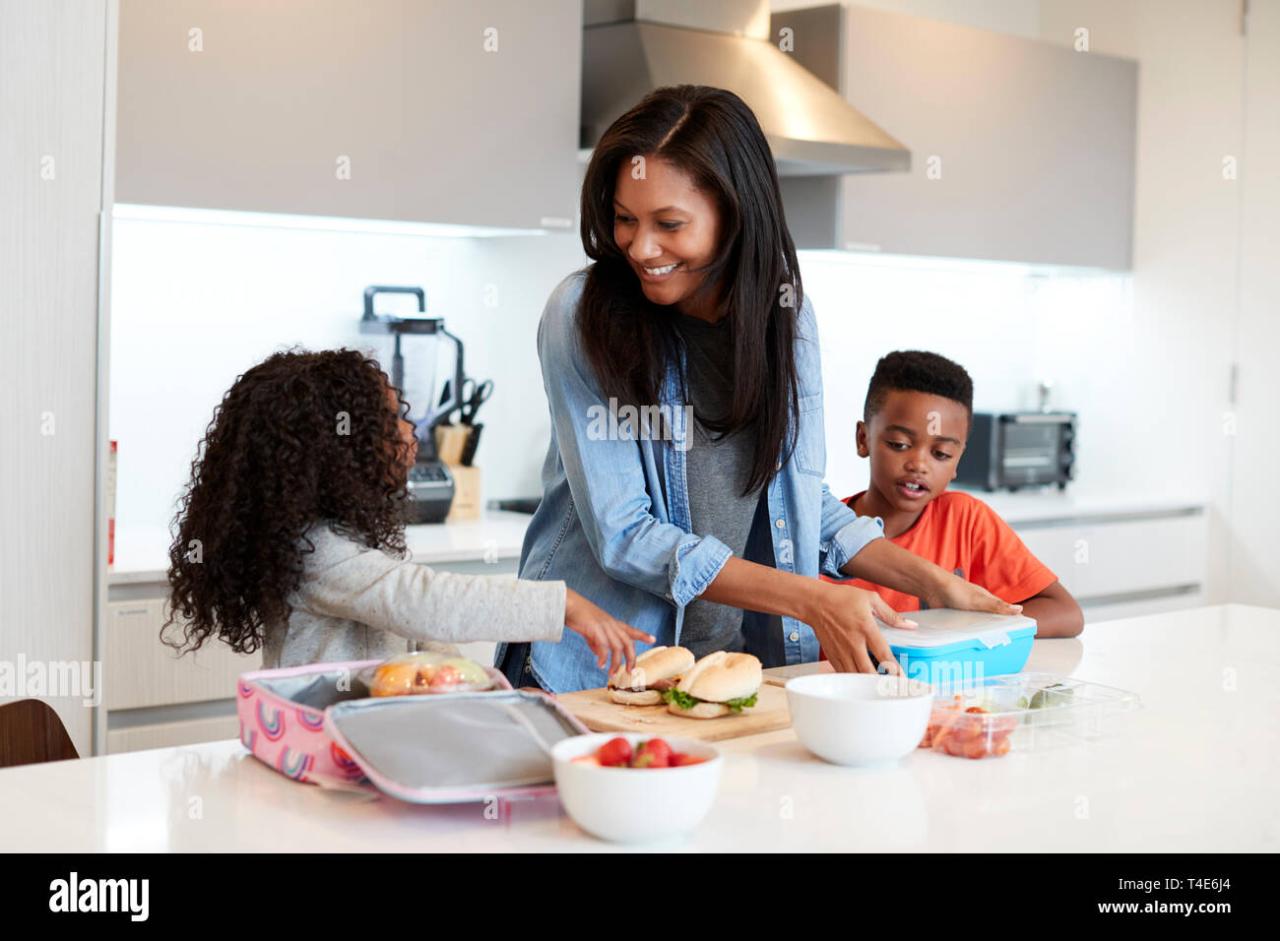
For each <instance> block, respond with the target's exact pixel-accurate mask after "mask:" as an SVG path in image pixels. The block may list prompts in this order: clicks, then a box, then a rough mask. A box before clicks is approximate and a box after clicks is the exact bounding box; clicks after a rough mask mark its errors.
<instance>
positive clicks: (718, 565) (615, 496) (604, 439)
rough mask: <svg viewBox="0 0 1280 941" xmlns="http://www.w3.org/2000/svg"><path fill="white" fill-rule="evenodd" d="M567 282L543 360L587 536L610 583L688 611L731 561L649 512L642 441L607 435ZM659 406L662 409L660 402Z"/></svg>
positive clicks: (714, 542)
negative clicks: (692, 602) (628, 587)
mask: <svg viewBox="0 0 1280 941" xmlns="http://www.w3.org/2000/svg"><path fill="white" fill-rule="evenodd" d="M573 283H574V282H572V281H567V282H566V283H565V284H563V285H561V287H560V289H558V290H557V291H556V292H554V293H553V294H552V296H551V298H550V300H549V301H548V302H547V307H546V309H545V310H544V311H543V314H542V320H541V322H540V323H539V325H538V359H539V361H540V363H541V366H542V381H543V385H544V386H545V388H546V392H547V400H548V402H549V404H550V408H551V425H552V431H553V433H554V435H555V438H556V445H557V448H558V450H559V455H560V460H561V463H562V464H563V466H564V474H565V478H566V479H567V481H568V484H569V492H570V494H571V495H572V497H573V503H574V507H575V509H576V511H577V514H578V518H579V519H580V520H581V523H582V528H583V532H584V534H585V535H586V539H587V542H588V544H589V545H590V546H591V551H592V554H593V555H594V556H595V558H596V561H597V562H598V563H599V564H600V567H601V568H602V569H603V570H604V571H605V572H606V573H607V574H608V575H609V576H610V577H611V578H615V579H617V580H618V581H621V582H625V583H626V584H628V585H633V586H635V587H637V588H640V589H643V590H644V591H647V592H649V593H650V594H654V595H657V596H658V597H660V598H664V599H666V600H667V601H669V602H671V603H672V604H674V605H676V606H678V607H684V606H685V605H687V604H689V602H691V601H692V600H693V599H694V598H696V597H698V595H700V594H702V592H704V591H705V590H706V588H707V586H708V585H710V584H711V582H712V581H713V580H714V579H715V577H716V576H717V575H718V574H720V570H721V569H722V568H724V565H725V563H726V562H727V561H728V560H729V558H730V556H731V555H732V552H731V550H730V549H729V547H728V546H727V545H725V544H724V543H723V542H721V541H720V540H718V539H716V538H715V537H714V536H698V535H696V534H693V533H687V532H685V531H684V530H683V529H681V528H680V527H679V526H676V525H674V524H671V523H666V522H663V521H661V520H659V519H658V518H657V517H655V516H654V515H653V513H652V512H651V507H652V505H653V499H654V498H653V496H652V495H651V494H650V493H649V488H648V485H647V483H646V479H645V473H644V465H643V456H642V452H641V446H640V442H639V441H637V440H635V438H634V437H627V436H621V435H614V434H608V433H603V434H602V433H601V432H602V431H603V430H606V429H607V426H608V422H607V414H608V411H609V406H608V403H607V399H606V397H605V395H604V393H603V391H602V390H601V389H600V387H599V384H598V382H597V381H596V378H595V375H594V373H593V372H592V369H591V366H590V365H589V364H588V362H587V360H586V357H585V355H584V354H583V351H582V349H581V345H580V343H579V341H578V335H577V328H576V318H577V301H578V297H579V295H580V291H578V290H573V288H572V285H573ZM654 404H657V403H654Z"/></svg>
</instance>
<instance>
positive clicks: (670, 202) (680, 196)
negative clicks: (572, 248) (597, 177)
mask: <svg viewBox="0 0 1280 941" xmlns="http://www.w3.org/2000/svg"><path fill="white" fill-rule="evenodd" d="M640 166H641V167H643V170H644V173H643V176H642V178H640V179H637V178H636V177H637V176H638V175H640V173H639V168H638V167H636V166H635V165H634V164H633V162H631V161H626V162H624V163H623V165H622V166H621V167H620V168H619V170H618V179H617V181H616V184H615V188H614V198H613V211H614V216H613V239H614V241H615V242H616V243H617V246H618V248H619V249H620V250H621V251H622V252H623V254H625V255H626V256H627V259H628V261H630V263H631V267H632V269H633V270H634V271H635V273H636V277H637V278H639V279H640V286H641V289H642V290H643V291H644V295H645V297H647V298H648V299H649V300H650V301H652V302H653V303H655V304H661V305H664V306H669V305H676V306H677V308H678V309H679V310H680V311H681V312H682V313H685V314H689V315H691V316H701V317H703V319H711V317H712V314H711V313H710V311H709V310H708V306H709V305H707V304H705V303H704V304H698V305H693V304H688V303H687V302H688V301H689V300H690V298H691V297H692V295H693V293H694V291H695V290H696V289H697V288H698V287H699V286H700V285H701V284H702V281H703V279H704V278H705V277H706V274H705V272H703V271H702V270H701V269H702V268H703V267H704V266H706V265H708V264H710V263H711V261H712V260H713V259H714V258H715V255H716V248H717V243H716V239H717V236H718V230H719V212H718V210H717V209H716V205H715V203H714V202H713V201H712V200H711V198H710V197H708V196H707V195H706V194H705V193H703V192H701V191H699V190H698V189H697V188H696V187H695V186H694V185H693V181H692V180H691V179H690V178H689V176H688V175H687V174H686V173H685V172H684V171H683V170H680V169H678V168H676V167H674V166H672V165H671V164H670V163H668V162H667V161H665V160H661V159H658V158H654V157H647V158H645V159H644V162H643V163H642V164H640ZM695 308H696V309H695Z"/></svg>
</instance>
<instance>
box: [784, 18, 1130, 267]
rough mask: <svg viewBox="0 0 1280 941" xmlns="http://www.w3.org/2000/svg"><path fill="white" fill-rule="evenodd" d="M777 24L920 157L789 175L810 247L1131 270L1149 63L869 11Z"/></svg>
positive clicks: (799, 236) (820, 71)
mask: <svg viewBox="0 0 1280 941" xmlns="http://www.w3.org/2000/svg"><path fill="white" fill-rule="evenodd" d="M772 28H773V34H774V37H775V39H777V38H778V37H779V31H780V30H782V29H784V28H785V29H790V30H791V31H792V33H791V35H792V36H793V38H794V45H795V52H794V54H795V56H796V58H797V60H798V61H799V62H800V63H801V64H802V65H805V66H806V67H808V68H810V69H811V70H812V71H813V72H814V73H815V74H817V75H818V76H819V77H820V78H822V79H824V80H825V81H827V82H828V83H829V84H831V85H832V86H833V87H835V88H837V89H838V90H839V91H840V92H841V94H843V95H844V96H845V97H846V98H847V99H848V100H849V101H850V102H852V103H853V104H854V105H856V106H857V107H858V108H859V109H860V110H862V111H863V112H864V113H865V114H866V115H867V116H868V117H869V118H871V119H872V120H873V121H875V122H876V123H877V124H878V125H880V126H882V127H884V128H885V129H886V130H887V131H889V132H890V133H892V134H893V135H894V136H895V137H896V138H898V139H899V140H901V141H902V142H903V144H904V145H906V146H907V147H908V148H910V150H911V155H912V158H911V162H912V166H911V169H910V171H909V172H906V173H867V174H848V175H844V176H832V177H795V178H791V177H788V178H785V179H783V180H782V189H783V197H784V200H785V204H786V213H787V222H788V225H789V227H790V229H791V232H792V235H793V237H794V238H795V240H796V244H797V247H799V248H806V249H837V250H853V251H879V252H885V253H892V254H902V255H923V256H942V257H951V258H975V259H988V260H1002V261H1016V262H1025V263H1030V264H1042V265H1064V266H1079V267H1091V268H1106V269H1127V268H1129V267H1131V263H1132V260H1131V256H1132V252H1131V245H1132V232H1133V199H1134V156H1135V146H1136V145H1135V141H1136V124H1137V90H1138V67H1137V63H1136V62H1133V61H1131V60H1128V59H1121V58H1117V57H1113V56H1105V55H1100V54H1098V53H1094V52H1077V51H1075V50H1073V49H1068V48H1063V47H1059V46H1056V45H1051V44H1048V43H1043V42H1037V41H1034V40H1029V39H1024V38H1021V37H1016V36H1009V35H1004V34H1000V33H995V32H990V31H987V30H981V29H974V28H971V27H967V26H957V25H954V24H951V23H943V22H938V21H935V20H928V19H922V18H919V17H913V16H907V15H904V14H900V13H890V12H885V11H881V10H871V9H864V8H860V7H856V6H848V7H842V6H838V5H833V6H824V7H816V8H810V9H806V10H795V11H787V12H779V13H775V14H774V16H773V20H772Z"/></svg>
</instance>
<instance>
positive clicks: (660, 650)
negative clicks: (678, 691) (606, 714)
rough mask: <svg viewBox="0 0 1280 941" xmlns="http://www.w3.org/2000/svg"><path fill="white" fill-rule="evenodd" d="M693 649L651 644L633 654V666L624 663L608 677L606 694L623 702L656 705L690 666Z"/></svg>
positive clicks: (627, 704)
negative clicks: (640, 651) (629, 666)
mask: <svg viewBox="0 0 1280 941" xmlns="http://www.w3.org/2000/svg"><path fill="white" fill-rule="evenodd" d="M693 660H694V657H693V652H692V651H690V650H686V649H685V648H684V647H650V648H649V649H648V650H646V651H645V652H644V653H642V654H640V656H638V657H636V665H635V668H634V669H632V670H628V669H627V668H626V667H625V666H622V667H619V668H618V669H617V670H615V671H614V673H613V676H611V677H609V698H610V699H612V700H613V701H614V702H617V703H622V704H623V705H624V706H657V705H661V703H662V694H663V692H665V691H666V690H669V689H671V688H672V687H673V686H675V685H676V683H677V682H678V681H679V679H680V676H681V675H682V674H683V673H684V672H685V671H687V670H689V669H691V668H692V667H693Z"/></svg>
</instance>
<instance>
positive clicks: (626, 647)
mask: <svg viewBox="0 0 1280 941" xmlns="http://www.w3.org/2000/svg"><path fill="white" fill-rule="evenodd" d="M564 625H565V627H567V628H569V630H571V631H574V632H575V633H578V634H581V635H582V638H583V640H585V641H586V642H587V646H588V647H590V648H591V652H592V653H593V654H595V655H596V665H597V666H600V667H603V666H604V665H605V664H606V663H607V662H609V658H610V657H612V659H613V662H612V664H611V665H610V666H609V670H608V672H609V673H611V674H612V673H613V672H614V671H615V670H617V669H618V667H620V666H622V665H623V663H625V664H626V665H627V669H628V670H630V669H633V668H634V667H635V665H636V651H635V641H637V640H641V641H644V642H645V643H646V644H652V643H653V641H654V637H653V635H652V634H646V633H645V632H644V631H641V630H636V628H634V627H632V626H631V625H630V624H624V623H623V622H622V621H619V620H618V619H617V618H615V617H612V616H611V615H610V614H609V613H608V612H607V611H605V610H603V609H602V608H598V607H596V606H595V605H593V604H592V603H591V602H590V601H588V600H587V599H586V598H584V597H582V595H580V594H578V593H577V592H576V591H574V590H573V589H572V588H566V589H565V593H564Z"/></svg>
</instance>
